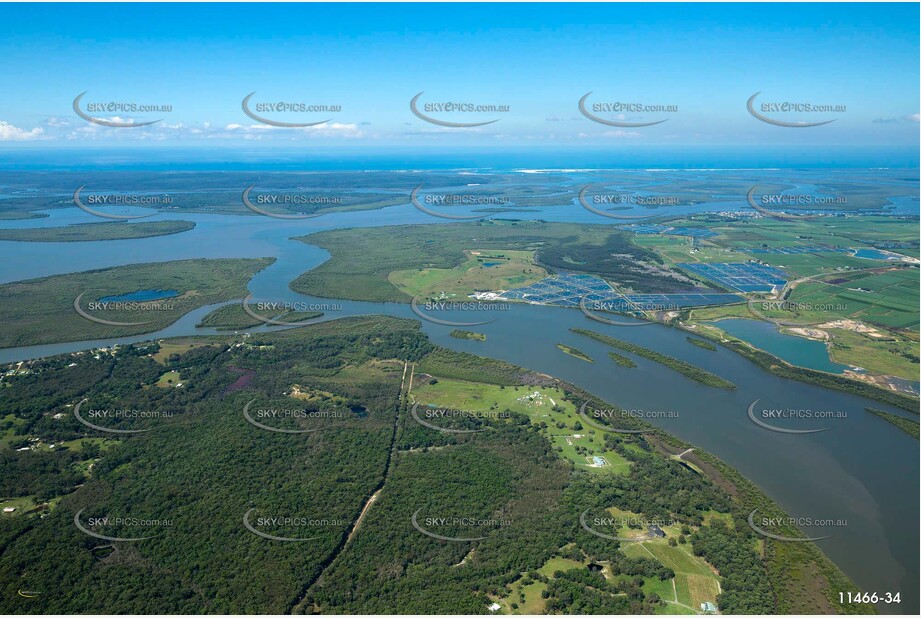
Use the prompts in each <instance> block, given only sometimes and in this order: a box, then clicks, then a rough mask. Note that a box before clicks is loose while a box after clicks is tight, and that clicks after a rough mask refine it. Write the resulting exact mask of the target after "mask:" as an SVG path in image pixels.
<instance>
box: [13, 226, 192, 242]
mask: <svg viewBox="0 0 921 618" xmlns="http://www.w3.org/2000/svg"><path fill="white" fill-rule="evenodd" d="M194 227H195V224H194V223H193V222H191V221H143V222H136V223H127V222H124V221H118V222H114V221H113V222H108V223H75V224H73V225H64V226H60V227H35V228H23V229H0V240H14V241H20V242H89V241H98V240H131V239H135V238H150V237H152V236H166V235H168V234H179V233H180V232H187V231H189V230H191V229H192V228H194Z"/></svg>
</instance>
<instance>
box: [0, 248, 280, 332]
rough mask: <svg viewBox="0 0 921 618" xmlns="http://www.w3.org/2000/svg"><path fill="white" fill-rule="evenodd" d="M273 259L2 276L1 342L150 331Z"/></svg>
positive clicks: (227, 295)
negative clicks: (27, 277) (11, 280)
mask: <svg viewBox="0 0 921 618" xmlns="http://www.w3.org/2000/svg"><path fill="white" fill-rule="evenodd" d="M273 261H274V258H228V259H195V260H180V261H175V262H157V263H148V264H131V265H128V266H116V267H112V268H104V269H100V270H90V271H86V272H78V273H69V274H66V275H53V276H50V277H42V278H40V279H30V280H27V281H18V282H15V283H6V284H3V285H0V300H2V302H0V322H2V323H3V329H2V330H0V347H4V348H5V347H16V346H24V345H41V344H46V343H60V342H64V341H85V340H94V339H104V338H111V337H123V336H127V335H137V334H141V333H149V332H153V331H156V330H159V329H161V328H164V327H166V326H167V325H169V324H172V323H173V322H175V321H176V320H177V319H179V318H180V317H181V316H183V315H185V314H186V313H188V312H189V311H192V310H193V309H197V308H198V307H202V306H205V305H210V304H213V303H219V302H221V301H225V300H230V299H232V298H242V297H243V296H245V295H246V293H247V290H246V284H247V283H248V282H249V280H250V279H251V278H252V276H253V275H254V274H255V273H257V272H259V271H260V270H262V269H263V268H265V267H266V266H268V265H269V264H271V263H272V262H273ZM149 292H153V294H148V293H149ZM81 295H82V296H81ZM78 298H79V301H78ZM78 308H79V309H80V311H82V312H84V313H85V314H87V315H88V316H90V317H86V316H84V315H81V314H80V313H79V312H78V311H77V309H78ZM90 318H94V319H95V320H100V321H104V322H100V321H94V319H90Z"/></svg>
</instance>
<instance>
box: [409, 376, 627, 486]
mask: <svg viewBox="0 0 921 618" xmlns="http://www.w3.org/2000/svg"><path fill="white" fill-rule="evenodd" d="M417 375H418V374H417ZM437 380H438V382H437V383H436V384H429V383H428V382H427V381H423V382H422V383H421V384H419V385H418V386H413V391H412V394H413V397H414V403H421V404H432V405H436V406H438V407H447V408H452V409H455V410H472V411H476V412H495V411H498V412H504V411H505V410H511V411H512V412H518V413H521V414H525V415H527V416H528V417H529V418H530V419H531V422H532V423H534V424H536V425H539V426H540V427H541V433H543V434H544V436H545V437H546V438H547V439H548V440H549V441H550V442H551V443H552V444H553V447H554V450H556V451H557V453H559V454H560V456H561V457H563V458H564V459H566V460H568V461H571V462H572V463H573V464H574V465H576V466H578V467H579V468H580V469H585V470H591V471H594V472H604V473H614V474H619V473H624V472H627V471H628V470H629V469H630V462H629V461H628V460H627V459H625V458H624V457H622V456H621V455H620V454H618V453H617V452H615V451H610V450H607V449H605V448H604V441H603V439H602V436H601V434H600V433H599V432H596V431H595V430H594V429H592V428H591V427H583V423H582V421H581V419H580V418H579V414H578V410H577V409H576V407H575V405H573V404H572V403H571V402H569V401H566V400H565V399H563V392H562V391H560V390H559V389H555V388H547V387H539V388H537V387H528V386H515V387H502V386H496V385H492V384H483V383H481V382H467V381H463V380H451V379H446V378H441V377H437ZM595 456H598V457H603V458H604V459H605V461H606V464H605V465H603V466H596V465H594V463H593V460H592V458H593V457H595Z"/></svg>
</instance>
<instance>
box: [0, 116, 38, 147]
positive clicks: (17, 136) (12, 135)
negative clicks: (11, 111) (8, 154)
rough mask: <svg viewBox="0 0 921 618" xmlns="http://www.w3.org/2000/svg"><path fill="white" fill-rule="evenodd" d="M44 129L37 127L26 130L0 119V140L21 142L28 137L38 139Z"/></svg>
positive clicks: (28, 138)
mask: <svg viewBox="0 0 921 618" xmlns="http://www.w3.org/2000/svg"><path fill="white" fill-rule="evenodd" d="M44 132H45V131H44V130H43V129H41V128H39V127H36V128H34V129H32V130H31V131H26V130H25V129H20V128H19V127H14V126H13V125H11V124H10V123H8V122H7V121H5V120H0V142H23V141H26V140H30V139H38V138H40V137H41V136H42V134H43V133H44Z"/></svg>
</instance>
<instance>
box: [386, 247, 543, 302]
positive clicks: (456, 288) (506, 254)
mask: <svg viewBox="0 0 921 618" xmlns="http://www.w3.org/2000/svg"><path fill="white" fill-rule="evenodd" d="M463 253H464V256H465V257H466V259H465V260H464V262H462V263H461V264H458V265H457V266H455V267H454V268H416V269H407V270H398V271H394V272H392V273H390V275H389V276H388V279H389V280H390V282H391V283H393V284H394V285H395V286H396V287H397V288H399V289H400V290H401V291H403V292H405V293H406V294H409V295H410V296H423V297H433V296H436V295H439V294H442V295H444V296H443V297H447V298H454V297H461V298H464V297H466V296H467V295H469V294H471V293H473V292H480V291H489V290H508V289H511V288H518V287H524V286H526V285H530V284H531V283H535V282H537V281H540V280H541V279H543V278H545V277H546V276H547V274H548V273H547V271H546V270H545V269H543V268H541V267H540V266H536V265H535V264H534V252H533V251H513V250H489V249H466V250H464V252H463Z"/></svg>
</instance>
